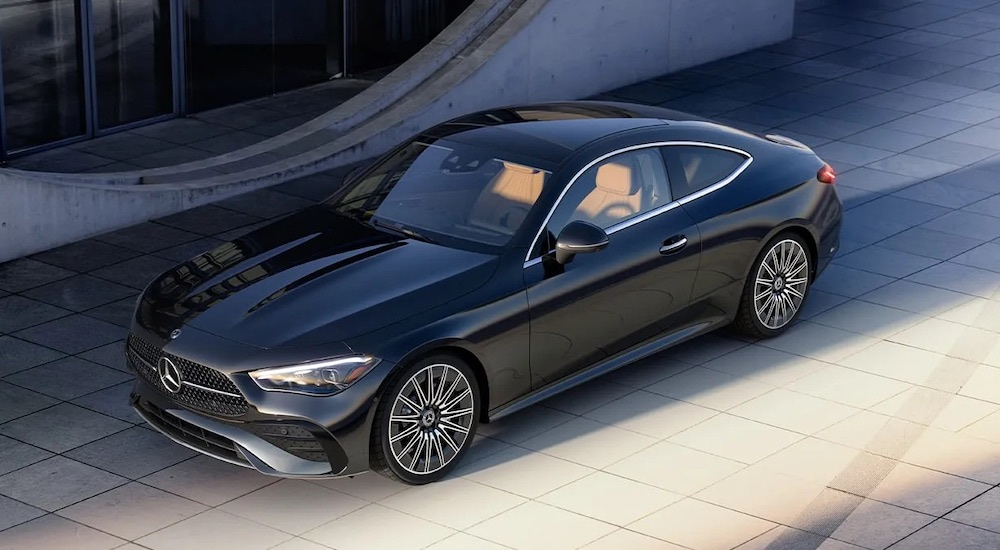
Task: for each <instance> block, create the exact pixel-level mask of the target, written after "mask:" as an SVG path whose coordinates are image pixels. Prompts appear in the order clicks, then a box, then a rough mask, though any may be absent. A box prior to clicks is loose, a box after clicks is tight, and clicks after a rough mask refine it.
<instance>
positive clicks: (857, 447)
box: [0, 0, 1000, 550]
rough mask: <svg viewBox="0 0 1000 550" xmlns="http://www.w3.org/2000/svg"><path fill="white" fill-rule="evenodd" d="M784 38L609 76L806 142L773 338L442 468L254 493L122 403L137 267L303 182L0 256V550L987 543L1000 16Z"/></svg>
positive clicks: (290, 199)
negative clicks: (834, 202) (809, 155)
mask: <svg viewBox="0 0 1000 550" xmlns="http://www.w3.org/2000/svg"><path fill="white" fill-rule="evenodd" d="M799 10H800V13H799V14H798V15H799V17H798V23H797V29H796V37H795V38H794V39H792V40H790V41H787V42H784V43H781V44H778V45H775V46H773V47H768V48H764V49H761V50H758V51H755V52H752V53H748V54H744V55H740V56H737V57H735V58H731V59H728V60H724V61H721V62H716V63H711V64H708V65H704V66H700V67H697V68H694V69H691V70H687V71H684V72H682V73H678V74H673V75H668V76H665V77H662V78H658V79H654V80H652V81H649V82H645V83H642V84H637V85H634V86H629V87H627V88H624V89H621V90H616V91H614V92H611V93H609V94H607V95H608V96H609V97H614V98H618V99H627V100H630V101H639V102H645V103H653V104H662V105H666V106H669V107H673V108H676V109H681V110H687V111H692V112H695V113H698V114H702V115H708V116H713V117H716V118H717V119H719V120H722V121H725V122H729V123H732V124H735V125H737V126H741V127H744V128H748V129H752V130H756V131H771V130H773V131H776V132H779V133H782V134H784V135H787V136H789V137H793V138H796V139H799V140H801V141H804V142H806V143H807V144H809V145H811V146H814V147H815V148H816V150H817V152H818V153H819V154H820V155H822V156H823V157H824V158H826V159H827V160H829V161H830V162H832V163H833V164H834V165H835V166H836V167H837V168H838V169H839V171H840V173H841V177H840V180H839V182H838V187H839V190H840V193H841V196H842V197H843V199H844V200H845V203H846V204H847V206H848V208H849V210H848V211H847V213H846V216H845V227H844V231H843V248H842V250H841V252H840V254H839V256H838V257H837V258H836V260H835V261H834V263H833V265H832V266H831V267H830V268H829V270H828V271H827V272H826V274H825V275H824V276H823V277H822V278H821V279H820V280H819V281H818V282H817V284H816V285H815V286H814V288H813V291H812V295H811V297H810V299H809V302H808V305H807V308H806V310H805V311H804V312H803V313H804V314H803V319H802V320H801V321H800V322H799V323H798V324H797V326H795V327H794V328H793V329H792V330H790V331H789V332H788V333H787V334H786V335H784V336H782V337H780V338H777V339H774V340H767V341H760V342H750V341H745V340H742V339H737V338H734V337H732V336H730V335H728V334H727V333H724V332H722V333H718V334H713V335H709V336H706V337H702V338H699V339H698V340H696V341H694V342H691V343H689V344H686V345H684V346H682V347H680V348H676V349H674V350H671V351H669V352H667V353H664V354H661V355H659V356H656V357H653V358H651V359H649V360H646V361H643V362H642V363H640V364H637V365H633V366H630V367H628V368H626V369H623V370H621V371H619V372H617V373H614V374H612V375H610V376H606V377H604V378H602V379H599V380H596V381H593V382H590V383H588V384H586V385H584V386H582V387H579V388H577V389H576V390H574V391H572V392H570V393H568V394H564V395H562V396H559V397H556V398H554V399H551V400H549V401H547V402H545V403H543V404H542V405H539V406H535V407H533V408H531V409H529V410H526V411H524V412H522V413H518V414H516V415H512V416H511V417H508V418H505V419H504V420H502V421H500V422H498V423H495V424H491V425H486V426H483V427H482V428H481V435H480V436H479V437H478V439H477V440H476V442H475V444H474V446H473V448H472V450H471V452H470V454H469V455H468V456H467V457H466V460H465V461H464V463H463V464H462V465H461V467H460V469H459V470H458V471H457V472H456V473H455V474H454V475H452V476H451V477H450V478H449V479H447V480H445V481H443V482H441V483H438V484H434V485H431V486H426V487H406V486H403V485H400V484H396V483H392V482H389V481H387V480H384V479H382V478H381V477H379V476H377V475H374V474H365V475H362V476H358V477H356V478H354V479H345V480H335V481H301V480H296V481H293V480H277V479H273V478H269V477H265V476H262V475H259V474H257V473H255V472H252V471H248V470H244V469H241V468H238V467H235V466H230V465H226V464H222V463H218V462H216V461H214V460H212V459H208V458H204V457H200V456H194V454H193V453H191V452H189V451H187V450H186V449H184V448H182V447H180V446H178V445H175V444H173V443H170V442H169V441H167V440H165V439H164V438H163V437H161V436H159V435H158V434H157V433H155V432H153V431H152V430H151V429H149V428H147V427H144V426H142V425H141V423H140V422H139V420H138V418H137V417H136V416H134V415H133V413H132V412H131V411H130V410H129V409H128V407H127V395H128V391H129V386H130V382H129V380H130V375H129V374H127V372H126V370H125V365H124V360H123V350H122V346H123V338H124V337H125V326H126V324H127V319H128V317H129V314H130V310H131V307H132V304H133V302H134V299H135V296H136V294H137V293H138V292H139V291H140V290H141V289H142V288H143V287H144V286H145V284H146V283H147V282H148V281H149V280H150V279H151V278H152V277H153V276H154V275H155V274H157V273H159V272H160V271H161V270H163V269H165V268H167V267H170V266H171V265H172V264H173V263H174V262H177V261H179V260H183V259H185V258H187V257H190V256H192V255H193V254H195V253H198V252H200V251H202V250H204V249H207V248H210V247H212V246H213V245H215V244H218V243H220V242H221V241H223V240H226V239H230V238H232V237H234V236H236V235H238V234H241V233H243V232H245V231H247V230H249V229H251V228H253V227H254V226H256V225H257V224H259V223H262V222H263V221H264V220H266V219H269V218H273V217H276V216H280V215H283V214H285V213H287V212H290V211H293V210H294V209H297V208H299V207H302V206H305V205H307V204H309V202H310V201H311V200H314V199H316V198H319V197H321V196H323V195H325V194H327V193H328V192H329V191H330V190H332V189H334V188H336V186H337V185H338V184H339V181H340V175H339V174H343V173H344V172H345V171H338V172H339V174H323V175H320V176H315V177H312V178H308V179H306V180H301V181H297V182H293V183H290V184H285V185H282V186H279V187H275V188H272V189H269V190H265V191H258V192H255V193H251V194H249V195H246V196H243V197H238V198H235V199H229V200H226V201H223V202H220V203H217V204H214V205H211V206H205V207H201V208H199V209H196V210H192V211H189V212H185V213H182V214H177V215H174V216H171V217H169V218H165V219H162V220H157V221H156V222H151V223H146V224H142V225H139V226H136V227H133V228H129V229H126V230H123V231H118V232H115V233H112V234H108V235H103V236H100V237H97V238H94V239H90V240H86V241H83V242H79V243H75V244H72V245H69V246H66V247H63V248H60V249H57V250H53V251H49V252H45V253H42V254H38V255H35V256H33V257H31V258H28V259H22V260H17V261H14V262H10V263H8V264H4V265H0V456H2V460H0V548H69V547H72V548H95V549H99V548H116V547H122V548H142V547H145V548H154V549H159V548H163V549H172V548H223V547H233V548H246V549H253V548H280V549H282V550H292V549H298V550H304V549H321V548H336V549H339V550H353V549H359V550H372V549H379V548H392V549H407V548H433V549H436V550H441V549H447V548H453V549H463V550H472V549H477V548H484V549H485V548H525V549H527V548H542V549H562V548H588V549H614V550H620V549H632V548H662V549H675V550H676V549H678V548H689V549H695V550H718V549H723V550H728V549H732V548H739V549H741V550H751V549H768V550H777V549H779V548H780V549H795V550H806V549H808V550H816V549H818V548H823V549H824V550H846V549H857V548H867V549H882V548H890V547H891V548H893V549H914V548H916V549H925V548H926V549H932V550H938V549H943V548H984V549H994V550H995V549H996V548H1000V514H998V513H997V510H998V509H1000V488H998V484H1000V181H998V175H1000V88H998V87H997V86H1000V2H997V1H995V0H939V1H935V2H916V1H911V0H866V1H860V0H858V1H838V0H801V1H800V2H799Z"/></svg>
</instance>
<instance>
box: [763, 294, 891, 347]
mask: <svg viewBox="0 0 1000 550" xmlns="http://www.w3.org/2000/svg"><path fill="white" fill-rule="evenodd" d="M893 284H895V283H893ZM883 288H885V287H883ZM876 292H877V291H876ZM866 296H867V295H866ZM876 341H877V340H875V339H874V338H870V337H867V336H860V335H858V334H856V333H853V332H848V331H846V330H841V329H838V328H833V327H828V326H825V325H820V324H818V323H813V322H811V321H802V322H800V323H798V324H796V325H795V326H793V327H792V328H790V329H789V330H788V332H786V333H785V334H783V335H781V336H780V337H778V338H775V339H773V340H766V341H762V342H760V345H762V346H764V347H767V348H771V349H776V350H778V351H784V352H786V353H791V354H794V355H801V356H803V357H809V358H811V359H816V360H818V361H825V362H827V363H836V362H837V361H839V360H841V359H843V358H844V357H847V356H849V355H853V354H855V353H857V352H859V351H861V350H863V349H865V348H867V347H869V346H872V345H874V344H875V342H876Z"/></svg>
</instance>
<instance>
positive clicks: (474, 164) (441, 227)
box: [328, 140, 549, 246]
mask: <svg viewBox="0 0 1000 550" xmlns="http://www.w3.org/2000/svg"><path fill="white" fill-rule="evenodd" d="M548 176H549V173H548V172H546V171H544V170H539V169H537V168H532V167H530V166H524V165H522V164H516V163H513V162H508V161H506V160H503V159H501V158H498V157H497V156H496V155H495V152H490V151H487V150H485V149H480V148H478V147H474V146H471V145H465V144H461V143H454V142H448V141H446V140H440V141H436V142H434V144H428V143H422V142H419V141H415V142H413V143H410V144H409V145H407V146H406V147H404V148H403V149H401V150H400V151H397V152H396V153H395V154H394V155H392V156H391V157H389V158H388V159H386V160H385V161H383V162H382V164H380V165H379V166H377V167H376V168H375V169H374V170H372V171H370V172H369V173H368V175H367V176H365V177H364V178H363V179H361V180H360V181H357V182H356V183H355V184H354V185H353V186H352V188H351V189H349V190H348V191H347V192H346V193H345V194H342V195H340V197H339V199H336V198H335V199H334V200H333V202H331V203H328V206H330V207H331V208H332V209H333V211H334V212H337V213H339V214H342V215H346V216H349V217H351V218H354V219H356V220H358V221H361V222H363V223H369V224H371V225H374V226H377V227H381V228H384V229H387V230H389V231H396V232H399V233H402V234H405V235H407V236H409V237H413V238H417V239H422V240H426V241H430V242H440V243H442V244H449V241H450V244H458V245H459V246H461V244H462V243H463V242H464V243H475V244H478V245H489V246H504V245H506V244H507V243H508V242H510V239H511V237H513V235H514V234H515V233H516V232H517V230H518V229H519V228H520V227H521V224H522V223H524V219H525V218H526V217H527V215H528V211H529V210H530V209H531V207H532V206H534V204H535V201H537V200H538V197H539V195H541V193H542V188H543V186H544V185H545V182H546V180H547V178H548ZM455 241H459V242H457V243H456V242H455Z"/></svg>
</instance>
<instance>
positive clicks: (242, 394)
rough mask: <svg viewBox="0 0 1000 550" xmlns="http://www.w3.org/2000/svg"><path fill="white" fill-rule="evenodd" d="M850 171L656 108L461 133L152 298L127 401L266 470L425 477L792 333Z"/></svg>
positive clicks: (373, 171)
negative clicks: (713, 357)
mask: <svg viewBox="0 0 1000 550" xmlns="http://www.w3.org/2000/svg"><path fill="white" fill-rule="evenodd" d="M835 179H836V174H835V173H834V170H833V168H831V167H830V165H828V164H826V163H825V162H823V161H822V160H821V159H819V158H818V157H817V156H816V154H815V153H814V152H813V151H812V150H810V149H809V148H808V147H807V146H805V145H803V144H801V143H799V142H797V141H795V140H792V139H789V138H786V137H781V136H777V135H768V136H757V135H752V134H749V133H746V132H742V131H739V130H735V129H732V128H729V127H726V126H722V125H719V124H715V123H712V122H710V121H707V120H703V119H699V118H697V117H693V116H690V115H686V114H683V113H679V112H675V111H669V110H665V109H660V108H655V107H643V106H638V105H625V104H617V103H608V102H565V103H550V104H542V105H530V106H523V107H512V108H506V109H497V110H492V111H487V112H481V113H476V114H472V115H469V116H465V117H462V118H459V119H456V120H453V121H451V122H448V123H445V124H442V125H440V126H437V127H434V128H432V129H430V130H427V131H426V132H424V133H422V134H420V135H418V136H417V137H415V138H413V139H412V140H410V141H407V142H405V143H403V144H402V145H400V146H399V147H397V148H396V149H394V150H393V151H391V152H390V153H388V154H386V155H384V156H383V157H382V158H380V159H379V160H378V161H376V162H374V163H372V164H371V165H369V166H367V167H366V168H364V169H362V170H360V171H359V172H356V173H354V174H352V175H351V176H350V177H349V178H348V181H347V182H346V184H345V185H344V186H343V188H342V189H341V190H340V191H339V192H337V193H336V194H335V195H334V196H332V197H330V198H329V199H327V200H325V201H322V202H321V203H319V204H317V205H316V206H313V207H310V208H308V209H306V210H304V211H301V212H299V213H296V214H294V215H291V216H288V217H286V218H284V219H281V220H279V221H276V222H274V223H272V224H270V225H268V226H265V227H263V228H260V229H257V230H255V231H253V232H251V233H249V234H248V235H246V236H244V237H241V238H238V239H235V240H233V241H232V242H229V243H226V244H224V245H221V246H219V247H217V248H216V249H214V250H212V251H209V252H206V253H205V254H202V255H200V256H198V257H196V258H193V259H191V260H190V261H187V262H184V263H183V264H181V265H179V266H177V267H176V268H174V269H172V270H170V271H169V272H167V273H165V274H163V275H162V276H160V277H159V278H157V279H156V280H155V281H153V282H152V283H151V284H150V286H149V287H148V288H147V289H146V290H145V291H144V292H143V294H142V296H141V297H140V298H139V302H138V305H137V308H136V312H135V316H134V320H133V324H132V328H131V332H130V334H129V338H128V342H127V352H126V353H127V356H128V360H129V364H130V365H131V366H132V368H133V369H134V370H135V371H136V373H137V380H136V384H135V389H134V391H133V393H132V398H131V399H132V404H133V406H134V407H135V409H136V410H137V411H138V412H139V414H140V415H142V417H143V418H144V419H146V420H147V421H148V422H149V423H150V424H151V425H153V426H155V427H156V428H157V429H159V430H160V431H162V432H163V433H165V434H166V435H168V436H169V437H171V438H172V439H174V440H175V441H177V442H178V443H181V444H183V445H186V446H188V447H191V448H193V449H195V450H198V451H200V452H203V453H206V454H208V455H211V456H213V457H216V458H219V459H222V460H226V461H229V462H232V463H234V464H239V465H242V466H247V467H252V468H255V469H257V470H259V471H261V472H263V473H265V474H271V475H278V476H288V477H325V476H345V475H353V474H356V473H359V472H363V471H365V470H369V469H372V470H375V471H377V472H379V473H382V474H384V475H386V476H389V477H391V478H395V479H399V480H402V481H404V482H406V483H412V484H422V483H427V482H431V481H434V480H437V479H439V478H441V477H442V476H444V475H446V474H447V473H448V472H449V471H450V470H451V469H452V468H454V467H455V465H456V464H457V463H458V462H459V461H460V459H461V458H462V455H463V454H464V453H465V452H466V451H467V450H468V448H469V446H470V445H471V443H472V439H473V437H474V435H475V433H476V428H477V425H478V424H479V423H480V422H489V421H492V420H495V419H497V418H499V417H501V416H504V415H507V414H510V413H512V412H514V411H517V410H519V409H523V408H525V407H527V406H529V405H531V404H533V403H537V402H539V401H541V400H543V399H545V398H547V397H550V396H552V395H555V394H557V393H559V392H562V391H564V390H566V389H568V388H571V387H573V386H576V385H577V384H581V383H583V382H586V381H588V380H591V379H593V378H594V377H597V376H600V375H601V374H604V373H607V372H609V371H612V370H614V369H618V368H623V367H625V368H627V366H628V365H629V364H630V363H633V362H635V361H636V360H638V359H641V358H643V357H647V356H649V355H651V354H654V353H657V352H661V351H663V350H665V349H667V348H669V347H671V346H673V345H675V344H677V343H679V342H683V341H685V340H688V339H691V338H694V337H696V336H698V335H700V334H705V333H706V332H709V331H711V330H714V329H716V328H719V327H723V326H726V325H733V326H734V327H735V329H737V330H739V331H741V332H743V333H745V334H747V335H749V336H751V337H755V338H766V337H773V336H776V335H779V334H781V333H782V332H783V331H784V330H786V329H787V328H788V327H789V326H790V324H791V323H792V322H793V321H794V320H795V319H796V316H797V315H798V314H799V312H800V311H801V309H802V305H803V302H804V301H805V300H806V298H807V296H808V293H809V287H810V284H811V283H812V281H813V280H815V278H816V277H817V276H818V275H819V274H820V273H821V272H822V271H823V269H824V268H825V267H826V265H827V264H828V262H829V261H830V259H831V258H832V257H833V255H834V253H835V252H836V250H837V246H838V241H839V234H840V225H841V214H842V210H843V208H842V204H841V201H840V199H839V198H838V196H837V192H836V190H835V187H834V185H833V184H834V181H835Z"/></svg>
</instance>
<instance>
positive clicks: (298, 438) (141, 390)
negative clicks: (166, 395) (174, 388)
mask: <svg viewBox="0 0 1000 550" xmlns="http://www.w3.org/2000/svg"><path fill="white" fill-rule="evenodd" d="M135 386H136V387H135V389H134V390H133V392H132V397H131V401H132V408H134V409H135V411H136V413H138V414H139V416H141V417H142V419H143V420H145V421H146V422H147V423H148V424H149V425H150V426H152V427H154V428H156V429H157V430H158V431H159V432H160V433H162V434H163V435H165V436H167V437H169V438H170V439H172V440H173V441H174V442H176V443H179V444H181V445H183V446H185V447H187V448H189V449H192V450H194V451H197V452H199V453H202V454H205V455H208V456H211V457H213V458H216V459H219V460H222V461H225V462H228V463H230V464H235V465H237V466H243V467H245V468H253V469H255V470H257V471H259V472H260V473H262V474H266V475H272V476H279V477H305V478H315V477H338V476H341V475H345V472H346V471H347V469H348V466H349V464H348V459H347V455H346V453H345V452H344V450H343V449H342V448H341V447H340V445H338V444H337V442H336V440H334V439H333V437H332V436H329V435H326V434H324V433H323V431H322V429H321V428H319V427H318V426H316V427H310V426H308V425H307V424H306V423H303V422H294V421H292V422H289V421H283V422H266V421H265V422H252V423H235V422H227V421H222V420H218V419H213V418H209V417H207V416H204V415H201V414H198V413H195V412H193V411H190V410H187V409H185V408H183V407H179V406H177V405H176V404H174V403H171V402H169V401H168V400H165V399H162V398H158V396H156V395H154V392H155V393H158V391H157V390H154V389H152V388H150V387H149V384H147V383H146V382H144V381H142V380H137V381H136V384H135ZM290 450H291V451H292V452H289V451H290ZM293 452H294V453H295V454H293Z"/></svg>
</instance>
